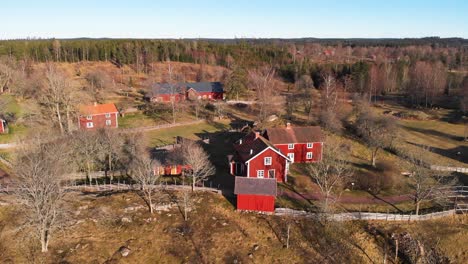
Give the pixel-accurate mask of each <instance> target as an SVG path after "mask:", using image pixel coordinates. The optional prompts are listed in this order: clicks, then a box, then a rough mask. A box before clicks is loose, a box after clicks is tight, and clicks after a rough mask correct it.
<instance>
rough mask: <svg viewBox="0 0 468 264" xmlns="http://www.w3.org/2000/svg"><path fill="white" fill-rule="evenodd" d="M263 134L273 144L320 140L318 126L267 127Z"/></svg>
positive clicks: (320, 131) (320, 130) (320, 135)
mask: <svg viewBox="0 0 468 264" xmlns="http://www.w3.org/2000/svg"><path fill="white" fill-rule="evenodd" d="M263 135H264V136H265V137H266V138H268V140H269V141H270V142H271V143H273V144H292V143H311V142H322V140H323V137H322V129H321V128H320V127H319V126H306V127H291V126H287V127H283V128H267V129H265V131H264V132H263Z"/></svg>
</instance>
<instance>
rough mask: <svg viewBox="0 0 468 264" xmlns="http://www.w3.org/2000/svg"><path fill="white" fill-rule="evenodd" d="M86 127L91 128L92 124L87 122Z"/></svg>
mask: <svg viewBox="0 0 468 264" xmlns="http://www.w3.org/2000/svg"><path fill="white" fill-rule="evenodd" d="M86 127H87V128H93V127H94V125H93V122H87V123H86Z"/></svg>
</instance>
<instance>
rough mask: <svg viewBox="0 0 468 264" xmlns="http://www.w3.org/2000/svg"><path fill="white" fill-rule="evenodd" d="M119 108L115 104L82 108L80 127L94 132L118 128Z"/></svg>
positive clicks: (79, 119)
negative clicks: (101, 129) (100, 129)
mask: <svg viewBox="0 0 468 264" xmlns="http://www.w3.org/2000/svg"><path fill="white" fill-rule="evenodd" d="M118 114H119V111H117V107H115V105H114V104H97V103H94V105H85V106H82V107H81V108H80V115H79V118H78V127H79V128H80V129H82V130H94V129H97V128H106V127H107V128H117V127H119V123H118Z"/></svg>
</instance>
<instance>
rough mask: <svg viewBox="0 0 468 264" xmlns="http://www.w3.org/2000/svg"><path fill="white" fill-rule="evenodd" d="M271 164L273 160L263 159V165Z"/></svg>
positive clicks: (269, 158)
mask: <svg viewBox="0 0 468 264" xmlns="http://www.w3.org/2000/svg"><path fill="white" fill-rule="evenodd" d="M272 162H273V159H272V158H271V157H265V158H264V159H263V164H264V165H271V164H272Z"/></svg>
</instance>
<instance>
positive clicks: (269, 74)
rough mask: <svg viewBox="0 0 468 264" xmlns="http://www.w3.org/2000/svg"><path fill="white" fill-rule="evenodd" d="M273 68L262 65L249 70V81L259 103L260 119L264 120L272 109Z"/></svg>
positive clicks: (274, 92)
mask: <svg viewBox="0 0 468 264" xmlns="http://www.w3.org/2000/svg"><path fill="white" fill-rule="evenodd" d="M274 77H275V70H274V69H273V68H272V67H263V68H260V69H256V70H251V71H249V82H250V85H251V87H253V88H254V89H255V92H256V93H257V98H258V101H259V104H260V113H259V119H260V121H264V120H265V119H266V118H267V117H268V116H269V115H270V114H271V113H272V112H273V110H274V101H273V96H274V95H276V90H275V81H274Z"/></svg>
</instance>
